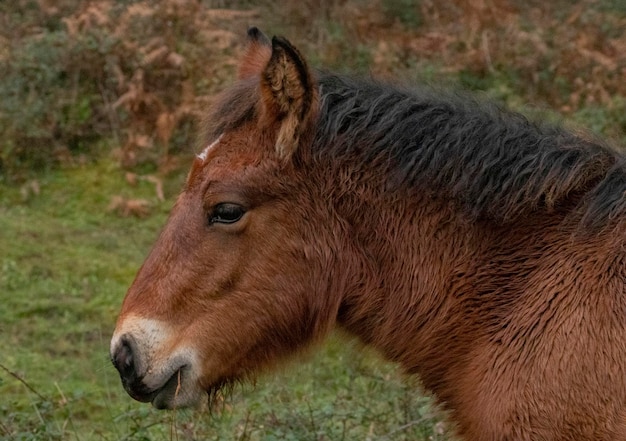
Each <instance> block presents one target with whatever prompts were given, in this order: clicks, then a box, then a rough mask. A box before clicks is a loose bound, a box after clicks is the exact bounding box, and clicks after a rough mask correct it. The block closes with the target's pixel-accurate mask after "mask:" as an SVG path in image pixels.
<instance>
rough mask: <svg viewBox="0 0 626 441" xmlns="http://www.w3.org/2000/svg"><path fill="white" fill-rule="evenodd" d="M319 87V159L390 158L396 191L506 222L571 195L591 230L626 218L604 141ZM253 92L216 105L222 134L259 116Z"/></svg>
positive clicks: (617, 166)
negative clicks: (424, 193) (426, 194)
mask: <svg viewBox="0 0 626 441" xmlns="http://www.w3.org/2000/svg"><path fill="white" fill-rule="evenodd" d="M318 82H319V86H320V106H321V111H320V116H319V121H318V127H317V131H316V135H315V140H314V143H313V154H314V155H317V156H318V157H321V156H324V157H329V156H330V157H334V158H337V159H339V158H340V157H342V156H344V155H349V156H350V157H351V158H354V157H357V158H359V157H360V158H361V161H363V162H371V161H374V160H377V163H379V162H380V159H381V158H384V160H385V161H386V162H387V164H388V165H389V169H388V170H387V171H386V172H387V173H389V174H390V182H391V183H392V185H397V186H401V185H408V186H427V187H428V188H429V189H430V190H432V191H433V192H436V193H437V194H440V195H445V196H448V197H451V198H453V199H455V200H458V201H459V202H460V203H461V204H462V205H463V207H464V209H466V210H467V211H468V214H470V215H471V216H473V217H475V218H485V217H486V218H491V219H494V220H496V221H498V222H502V223H507V222H511V221H514V220H515V219H517V218H519V216H520V215H522V214H523V213H524V212H527V211H529V210H538V209H547V210H553V209H555V208H557V207H559V206H560V205H561V204H562V203H564V202H567V201H568V198H572V197H575V198H578V199H579V200H578V201H577V202H576V205H577V212H580V213H579V214H580V217H581V218H582V222H583V223H584V224H585V225H587V226H592V227H593V226H595V227H600V226H604V225H606V224H607V223H608V221H609V220H610V219H613V218H615V217H616V216H621V215H623V214H624V213H625V212H626V196H625V195H624V192H625V191H626V159H625V157H624V155H622V154H620V153H618V152H616V151H614V150H612V149H611V148H609V147H608V146H606V145H604V144H602V143H601V142H599V141H589V140H585V139H583V138H581V137H579V136H576V135H575V134H573V133H571V132H568V131H567V130H565V129H563V128H560V127H556V126H549V125H541V124H538V123H534V122H531V121H529V120H528V119H527V118H526V117H524V116H522V115H521V114H517V113H513V112H509V111H506V110H502V109H500V108H498V107H497V106H495V105H493V104H489V103H480V102H478V101H476V100H474V99H471V98H468V97H461V96H458V95H452V94H446V93H442V92H440V91H433V90H431V89H427V88H422V89H414V90H407V89H402V88H400V87H394V86H389V85H384V84H379V83H376V82H371V81H365V80H358V79H353V78H348V77H343V76H338V75H334V74H320V75H319V76H318ZM252 89H254V83H253V82H249V83H238V85H236V86H234V87H233V88H232V89H230V91H228V92H227V93H226V95H225V96H224V97H223V98H222V100H221V103H220V104H219V105H218V106H216V107H215V111H214V114H213V115H214V118H212V128H211V130H210V132H212V133H213V136H216V135H217V134H219V133H221V132H223V131H224V130H228V129H232V128H234V127H236V126H237V125H238V124H241V123H242V122H243V121H245V120H249V119H251V118H252V117H253V116H254V108H255V103H254V102H253V100H251V99H250V97H251V96H255V93H256V91H255V90H252ZM354 140H358V142H356V143H355V142H354ZM570 203H571V201H570Z"/></svg>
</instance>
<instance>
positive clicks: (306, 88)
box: [261, 37, 317, 159]
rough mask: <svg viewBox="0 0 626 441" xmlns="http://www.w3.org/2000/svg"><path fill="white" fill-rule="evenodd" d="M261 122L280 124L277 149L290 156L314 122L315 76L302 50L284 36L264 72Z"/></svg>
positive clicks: (274, 44) (276, 41)
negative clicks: (301, 53) (299, 50)
mask: <svg viewBox="0 0 626 441" xmlns="http://www.w3.org/2000/svg"><path fill="white" fill-rule="evenodd" d="M261 101H262V102H261V105H262V109H261V123H262V124H264V125H274V124H279V129H278V135H277V139H276V153H277V154H278V156H279V157H280V158H281V159H288V158H289V157H291V155H292V154H293V152H295V150H296V148H297V146H298V142H299V141H300V138H301V136H302V134H303V133H304V132H305V130H306V129H307V127H308V126H309V124H310V123H311V122H312V120H313V117H314V114H315V110H316V108H315V103H316V102H317V91H316V87H315V85H314V82H313V76H312V75H311V72H310V71H309V68H308V66H307V64H306V62H305V61H304V58H303V57H302V55H300V52H298V50H297V49H296V48H295V47H294V46H292V45H291V43H289V41H287V40H286V39H284V38H282V37H274V38H273V39H272V53H271V57H270V59H269V62H268V63H267V66H265V69H264V70H263V73H262V74H261Z"/></svg>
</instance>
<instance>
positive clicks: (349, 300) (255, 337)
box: [119, 39, 626, 441]
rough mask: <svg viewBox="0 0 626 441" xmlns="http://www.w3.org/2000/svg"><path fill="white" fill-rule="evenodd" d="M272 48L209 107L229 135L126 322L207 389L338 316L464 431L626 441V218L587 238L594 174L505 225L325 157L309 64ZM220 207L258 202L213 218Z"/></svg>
mask: <svg viewBox="0 0 626 441" xmlns="http://www.w3.org/2000/svg"><path fill="white" fill-rule="evenodd" d="M266 51H267V46H266V45H265V44H259V43H258V39H257V40H255V41H253V42H252V43H251V46H250V50H249V52H248V54H247V55H246V56H245V57H244V61H243V63H244V65H243V66H242V67H241V68H240V72H243V73H244V74H243V77H245V78H247V79H244V83H240V84H239V85H236V86H234V87H233V88H232V89H230V90H229V91H227V92H225V94H224V95H223V96H222V98H221V101H220V103H218V104H217V105H216V107H215V109H221V108H222V107H221V106H225V105H229V106H230V107H229V116H228V118H225V117H223V115H221V114H219V112H220V110H216V111H215V112H216V113H214V114H213V116H212V117H211V120H210V121H209V130H208V131H209V138H210V139H209V141H213V140H214V139H216V138H217V136H218V135H219V134H221V133H224V135H223V137H222V138H221V140H220V142H219V144H218V145H217V147H215V149H214V150H212V151H211V152H209V153H208V157H207V158H206V160H200V159H198V160H196V162H195V163H194V165H193V167H192V171H191V173H190V175H189V178H188V182H187V184H186V188H185V191H184V192H183V194H182V195H181V196H180V198H179V200H178V202H177V204H176V206H175V207H174V209H173V211H172V214H171V217H170V220H169V221H168V224H167V225H166V227H165V229H164V231H163V233H162V235H161V237H160V239H159V241H158V242H157V244H156V245H155V248H154V250H153V251H152V252H151V254H150V256H149V257H148V259H147V260H146V262H145V264H144V266H143V267H142V269H141V271H140V272H139V274H138V276H137V279H136V280H135V282H134V283H133V285H132V287H131V288H130V290H129V292H128V294H127V297H126V299H125V301H124V305H123V307H122V312H121V314H120V319H119V320H120V322H122V321H124V320H125V318H127V317H131V316H133V315H140V316H142V317H149V318H154V319H159V320H164V321H167V322H168V323H170V324H171V326H172V327H173V329H175V330H176V332H177V333H178V334H179V335H180V338H181V339H183V340H185V341H189V342H193V344H194V345H195V347H196V348H197V349H198V351H199V352H200V353H201V354H203V359H202V361H203V363H205V365H206V366H209V365H210V366H211V370H209V369H208V368H206V369H204V370H203V372H202V378H201V380H200V382H201V385H202V387H204V388H205V389H206V390H207V391H211V390H214V389H215V388H217V387H220V386H221V385H223V384H224V383H227V382H230V381H234V380H238V379H243V378H248V377H250V376H254V375H255V374H256V373H257V372H259V371H260V370H262V369H265V368H269V367H271V366H272V365H274V364H275V363H277V362H278V361H279V360H281V359H283V358H285V357H288V356H289V355H291V354H293V353H294V352H297V351H298V350H299V349H300V348H302V347H305V346H308V345H310V344H311V342H315V341H319V340H320V339H322V338H324V337H325V336H326V335H327V334H328V333H329V332H330V331H331V329H333V327H334V326H339V327H341V328H343V329H345V330H346V331H348V332H349V333H351V334H354V335H356V336H358V337H359V338H360V339H361V340H362V341H363V342H364V343H366V344H367V345H370V346H372V347H374V348H375V349H377V350H378V351H380V352H381V354H383V355H384V356H385V357H386V358H387V359H389V360H391V361H393V362H397V363H399V364H400V365H401V366H402V367H403V368H404V369H405V370H406V372H408V373H410V374H416V375H418V376H419V378H420V379H421V380H422V382H423V384H424V386H425V388H426V389H428V390H429V391H432V392H433V393H434V394H435V396H436V397H437V398H438V400H439V401H440V402H441V403H442V405H443V406H444V407H445V408H446V409H448V410H449V411H450V414H451V419H452V421H453V422H454V423H455V425H456V427H457V430H458V434H459V435H460V436H461V437H462V438H463V439H467V440H484V441H488V440H533V441H535V440H626V240H625V233H626V227H625V223H624V222H617V223H615V222H614V219H613V223H612V224H611V227H610V228H609V227H606V228H602V229H599V230H594V231H593V233H590V234H586V235H585V234H583V235H577V234H575V232H576V230H577V229H578V228H580V226H579V224H577V223H576V222H575V221H573V220H572V216H574V217H576V216H578V218H577V219H580V218H581V217H582V216H583V215H584V213H582V214H581V213H579V212H578V211H577V210H578V208H579V207H580V203H582V202H581V201H585V197H581V196H580V195H579V194H578V193H576V192H577V191H578V192H582V193H584V192H585V191H589V189H588V188H587V187H588V186H589V185H591V184H589V183H588V182H583V183H582V184H581V186H582V187H581V188H578V189H576V190H575V191H568V192H567V194H566V195H564V196H562V198H561V199H559V200H558V201H557V200H551V201H550V206H549V207H548V208H549V209H548V208H546V207H545V206H544V207H542V206H541V205H539V204H534V205H533V207H532V209H526V210H523V211H522V210H520V213H517V212H516V217H515V219H514V220H513V221H512V222H503V221H501V220H500V219H496V218H493V219H492V218H489V216H487V215H485V216H482V215H481V216H478V217H472V216H468V213H467V211H465V210H464V209H463V203H464V202H463V200H461V202H459V201H458V200H456V199H455V198H454V197H450V198H448V197H445V193H442V194H443V195H444V196H440V197H438V196H437V195H434V194H433V193H432V192H431V191H428V190H427V189H426V188H425V187H424V185H425V184H423V183H421V182H418V184H416V185H400V186H396V187H390V182H389V178H388V173H389V169H388V168H387V167H388V166H387V165H386V164H385V163H383V162H381V161H382V159H380V157H377V158H375V159H374V160H373V161H372V162H369V163H364V162H363V161H362V160H360V159H359V158H360V157H359V154H360V153H359V152H358V151H356V150H355V151H354V152H347V153H346V154H345V155H343V156H335V157H327V156H324V155H317V156H316V155H315V153H314V152H312V150H311V145H312V143H314V142H315V140H314V136H315V135H314V127H315V124H316V118H317V117H318V116H317V115H318V113H317V107H318V104H317V103H318V97H317V93H318V92H317V86H316V85H315V84H314V80H313V76H312V75H311V74H310V73H309V71H308V68H307V67H306V63H305V62H304V60H303V59H302V57H301V56H300V54H299V53H298V52H297V51H296V50H295V49H294V48H293V47H292V46H291V45H289V43H288V42H286V40H282V39H281V40H276V39H275V40H274V44H273V49H272V55H271V57H270V58H269V59H268V58H267V54H266ZM265 59H267V60H268V61H267V64H265V65H264V67H263V69H262V70H261V71H259V74H260V75H259V76H258V77H257V76H256V75H253V77H257V79H256V80H251V79H250V74H251V73H253V72H257V69H258V68H259V63H258V61H259V60H265ZM251 81H258V82H259V83H258V85H255V86H254V87H255V88H256V89H251V85H252V82H251ZM250 90H257V93H258V94H259V95H258V101H257V102H256V103H253V106H252V107H251V106H250V102H247V103H246V100H248V101H249V100H250V99H251V98H250V96H249V95H248V93H249V91H250ZM251 109H253V110H251ZM603 155H604V153H603ZM607 155H608V154H607ZM607 155H604V156H602V158H605V157H606V158H609V156H607ZM603 161H604V162H603V163H602V164H604V165H602V167H604V169H603V170H604V171H603V172H602V173H608V171H607V169H608V168H610V167H612V166H613V164H614V163H615V161H614V160H612V159H611V160H609V159H606V160H604V159H603ZM594 167H596V168H598V167H600V165H598V166H595V165H594ZM598 170H600V169H598ZM598 170H596V175H598V174H600V171H598ZM550 178H551V179H553V180H554V182H556V178H555V176H554V173H552V172H551V174H550ZM599 180H600V178H597V177H594V182H598V181H599ZM551 185H553V186H552V187H551V191H552V190H553V189H554V188H556V187H554V185H557V184H556V183H555V184H551ZM551 194H552V193H551ZM621 197H623V196H621ZM224 202H230V203H237V204H240V205H241V206H243V207H245V208H246V210H247V211H246V214H245V215H244V216H243V217H242V218H241V220H239V221H238V222H235V223H233V224H214V225H207V216H210V215H211V213H212V212H213V210H214V209H215V207H216V206H218V204H220V203H224ZM607 222H608V221H607Z"/></svg>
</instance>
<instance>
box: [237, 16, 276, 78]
mask: <svg viewBox="0 0 626 441" xmlns="http://www.w3.org/2000/svg"><path fill="white" fill-rule="evenodd" d="M271 56H272V44H271V42H270V40H269V38H267V37H266V36H265V34H264V33H263V32H261V31H260V30H259V29H258V28H255V27H252V28H250V29H248V43H247V46H246V52H245V53H244V55H243V57H242V59H241V63H240V64H239V70H238V75H237V77H238V78H239V79H240V80H243V79H245V78H251V77H254V76H258V75H260V74H261V72H263V69H264V68H265V66H267V63H268V62H269V60H270V57H271Z"/></svg>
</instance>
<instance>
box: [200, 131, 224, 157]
mask: <svg viewBox="0 0 626 441" xmlns="http://www.w3.org/2000/svg"><path fill="white" fill-rule="evenodd" d="M222 136H224V134H223V133H222V134H221V135H220V136H218V137H217V139H216V140H215V141H213V142H212V143H211V144H209V145H208V146H207V147H206V148H205V149H204V150H202V153H200V154H199V155H198V158H199V159H200V160H201V161H204V160H206V158H207V156H208V155H209V152H210V151H211V150H212V149H213V148H214V147H215V146H216V145H217V144H218V143H219V142H220V139H222Z"/></svg>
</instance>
